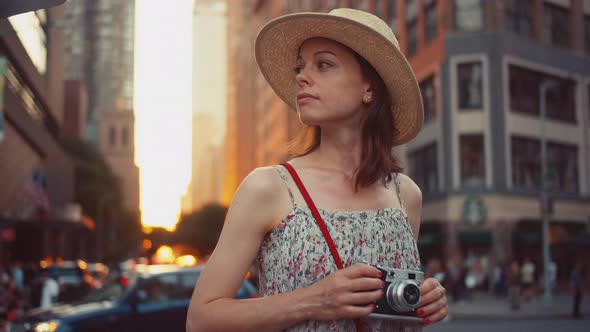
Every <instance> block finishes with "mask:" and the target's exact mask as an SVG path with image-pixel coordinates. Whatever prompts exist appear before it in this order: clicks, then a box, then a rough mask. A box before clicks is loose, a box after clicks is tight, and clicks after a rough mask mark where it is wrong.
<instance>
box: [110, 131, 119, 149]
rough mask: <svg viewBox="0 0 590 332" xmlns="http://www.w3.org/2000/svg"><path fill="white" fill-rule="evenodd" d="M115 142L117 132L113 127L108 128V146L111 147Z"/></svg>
mask: <svg viewBox="0 0 590 332" xmlns="http://www.w3.org/2000/svg"><path fill="white" fill-rule="evenodd" d="M116 143H117V132H116V131H115V128H113V127H111V128H109V146H110V147H113V146H115V144H116Z"/></svg>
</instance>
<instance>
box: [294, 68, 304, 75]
mask: <svg viewBox="0 0 590 332" xmlns="http://www.w3.org/2000/svg"><path fill="white" fill-rule="evenodd" d="M302 69H303V68H302V67H301V66H297V67H295V68H293V71H294V72H295V74H299V73H301V70H302Z"/></svg>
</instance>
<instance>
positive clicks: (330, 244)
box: [281, 162, 363, 332]
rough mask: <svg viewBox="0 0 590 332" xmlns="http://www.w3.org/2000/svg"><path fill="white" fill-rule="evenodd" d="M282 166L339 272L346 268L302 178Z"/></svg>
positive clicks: (358, 329) (359, 325)
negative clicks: (291, 179)
mask: <svg viewBox="0 0 590 332" xmlns="http://www.w3.org/2000/svg"><path fill="white" fill-rule="evenodd" d="M281 165H283V166H284V167H285V168H286V169H287V170H288V171H289V174H291V177H292V178H293V181H295V184H296V185H297V188H299V191H300V192H301V195H302V196H303V199H305V203H307V206H308V207H309V209H310V210H311V214H313V217H314V218H315V220H316V222H317V223H318V226H319V227H320V230H321V231H322V234H323V235H324V239H326V242H327V243H328V248H330V252H331V253H332V257H333V258H334V261H336V266H338V269H339V270H342V269H343V268H344V266H343V265H342V259H341V258H340V255H339V254H338V250H337V249H336V245H335V244H334V240H332V236H330V232H329V231H328V227H326V223H325V222H324V219H322V216H320V213H319V211H318V209H317V207H316V206H315V204H314V203H313V200H312V199H311V196H310V195H309V193H308V192H307V189H305V186H304V185H303V182H302V181H301V178H299V175H298V174H297V172H296V171H295V169H294V168H293V166H291V164H289V163H287V162H285V163H282V164H281ZM354 323H355V325H356V330H357V332H362V331H363V326H362V325H361V321H360V320H359V319H355V320H354Z"/></svg>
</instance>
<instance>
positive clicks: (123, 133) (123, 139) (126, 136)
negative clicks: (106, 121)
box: [121, 127, 129, 147]
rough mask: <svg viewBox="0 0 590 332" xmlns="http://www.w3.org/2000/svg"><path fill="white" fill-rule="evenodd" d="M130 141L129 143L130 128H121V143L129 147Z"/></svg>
mask: <svg viewBox="0 0 590 332" xmlns="http://www.w3.org/2000/svg"><path fill="white" fill-rule="evenodd" d="M128 143H129V128H127V127H123V129H122V130H121V144H122V145H123V147H127V144H128Z"/></svg>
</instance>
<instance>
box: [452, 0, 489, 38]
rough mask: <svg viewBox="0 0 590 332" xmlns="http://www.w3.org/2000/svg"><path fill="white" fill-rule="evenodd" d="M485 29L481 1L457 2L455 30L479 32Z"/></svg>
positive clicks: (462, 0) (456, 0) (458, 0)
mask: <svg viewBox="0 0 590 332" xmlns="http://www.w3.org/2000/svg"><path fill="white" fill-rule="evenodd" d="M482 28H483V6H482V2H481V0H455V29H457V31H478V30H481V29H482Z"/></svg>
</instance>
